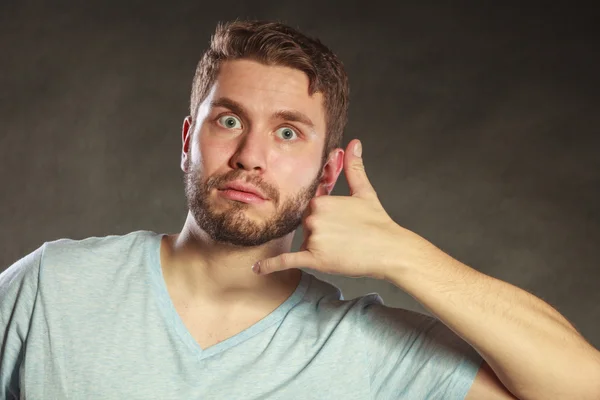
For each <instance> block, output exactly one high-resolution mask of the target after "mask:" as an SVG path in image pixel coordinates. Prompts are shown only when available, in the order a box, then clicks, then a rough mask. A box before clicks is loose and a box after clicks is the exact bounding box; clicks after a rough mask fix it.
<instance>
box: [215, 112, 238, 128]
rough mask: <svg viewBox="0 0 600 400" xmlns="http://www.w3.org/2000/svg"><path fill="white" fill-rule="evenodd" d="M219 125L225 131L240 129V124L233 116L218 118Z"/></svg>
mask: <svg viewBox="0 0 600 400" xmlns="http://www.w3.org/2000/svg"><path fill="white" fill-rule="evenodd" d="M219 124H221V126H223V127H225V128H227V129H240V128H241V127H242V122H241V121H240V120H239V119H237V118H236V117H234V116H233V115H224V116H222V117H221V118H219Z"/></svg>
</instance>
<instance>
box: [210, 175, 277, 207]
mask: <svg viewBox="0 0 600 400" xmlns="http://www.w3.org/2000/svg"><path fill="white" fill-rule="evenodd" d="M245 174H246V172H245V171H244V170H241V169H234V170H232V171H228V172H226V173H224V174H222V175H214V176H211V177H210V178H208V180H207V181H206V191H207V193H208V192H210V191H211V190H212V189H214V188H219V187H220V186H223V185H225V184H226V183H229V182H231V181H242V182H245V183H249V184H251V185H254V186H256V187H257V188H259V189H260V190H261V191H262V192H263V193H265V194H266V195H267V196H268V197H269V198H270V199H272V200H273V201H274V202H275V204H277V203H279V190H277V188H276V187H274V186H273V185H270V184H268V183H267V182H265V181H264V180H263V179H262V178H261V177H260V176H258V175H246V176H244V175H245Z"/></svg>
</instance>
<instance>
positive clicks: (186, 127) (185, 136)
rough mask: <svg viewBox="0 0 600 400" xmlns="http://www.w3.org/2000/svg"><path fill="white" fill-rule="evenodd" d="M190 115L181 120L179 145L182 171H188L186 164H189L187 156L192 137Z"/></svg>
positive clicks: (188, 155)
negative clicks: (180, 143) (180, 144)
mask: <svg viewBox="0 0 600 400" xmlns="http://www.w3.org/2000/svg"><path fill="white" fill-rule="evenodd" d="M191 127H192V117H191V116H189V115H188V116H187V117H185V119H184V120H183V126H182V128H181V142H182V146H181V170H182V171H183V172H188V171H187V169H188V164H189V157H190V154H189V152H190V141H191V138H192V132H193V131H192V129H191Z"/></svg>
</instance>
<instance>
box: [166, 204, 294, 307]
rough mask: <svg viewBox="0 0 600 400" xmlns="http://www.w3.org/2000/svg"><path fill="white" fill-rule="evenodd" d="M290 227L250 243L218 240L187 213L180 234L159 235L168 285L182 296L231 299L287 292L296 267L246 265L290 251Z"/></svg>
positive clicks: (260, 296) (263, 297)
mask: <svg viewBox="0 0 600 400" xmlns="http://www.w3.org/2000/svg"><path fill="white" fill-rule="evenodd" d="M293 237H294V232H292V233H290V234H288V235H286V236H284V237H282V238H279V239H276V240H273V241H270V242H268V243H265V244H264V245H261V246H255V247H241V246H234V245H230V244H226V243H217V242H215V241H213V240H212V239H211V238H210V237H208V235H207V234H206V233H205V232H204V231H202V230H201V229H200V228H199V227H198V226H197V224H196V222H195V220H194V218H193V217H192V216H191V215H189V214H188V217H187V219H186V222H185V224H184V226H183V229H182V230H181V232H180V233H179V234H174V235H167V236H165V237H163V240H162V243H161V265H162V269H163V275H164V276H165V281H166V282H167V285H168V286H170V287H171V288H172V289H173V290H174V291H177V292H178V293H179V294H180V295H181V296H185V297H188V298H190V299H197V300H200V301H206V300H208V299H210V301H215V299H218V301H219V302H220V303H230V304H233V303H236V302H239V301H247V300H248V299H252V298H255V299H270V298H273V299H275V298H277V299H280V298H282V297H284V298H285V297H287V296H289V294H291V292H292V291H293V290H294V289H295V288H296V286H297V285H298V282H299V280H300V276H301V271H300V270H298V269H292V270H286V271H280V272H274V273H272V274H268V275H256V274H255V273H254V272H252V270H251V266H252V265H253V264H254V263H255V262H257V261H259V260H263V259H266V258H270V257H274V256H277V255H279V254H282V253H285V252H289V251H290V250H291V246H292V239H293Z"/></svg>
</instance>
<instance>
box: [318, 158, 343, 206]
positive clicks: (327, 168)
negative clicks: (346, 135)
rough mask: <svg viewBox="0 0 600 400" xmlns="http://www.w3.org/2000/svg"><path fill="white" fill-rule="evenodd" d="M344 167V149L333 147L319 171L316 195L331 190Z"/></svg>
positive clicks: (324, 194)
mask: <svg viewBox="0 0 600 400" xmlns="http://www.w3.org/2000/svg"><path fill="white" fill-rule="evenodd" d="M343 168H344V149H340V148H337V149H333V150H332V151H331V152H330V153H329V158H328V159H327V162H326V163H325V165H324V166H323V170H322V171H321V183H320V184H319V188H318V189H317V193H316V194H315V197H316V196H327V195H329V194H330V193H331V192H332V191H333V187H334V186H335V183H336V182H337V179H338V176H340V173H341V172H342V169H343Z"/></svg>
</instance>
